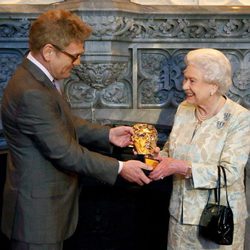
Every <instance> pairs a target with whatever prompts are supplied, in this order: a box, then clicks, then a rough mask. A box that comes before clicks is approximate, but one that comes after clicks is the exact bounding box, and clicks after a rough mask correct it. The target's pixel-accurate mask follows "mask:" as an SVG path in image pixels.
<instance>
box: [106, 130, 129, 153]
mask: <svg viewBox="0 0 250 250" xmlns="http://www.w3.org/2000/svg"><path fill="white" fill-rule="evenodd" d="M132 135H133V129H132V127H129V126H118V127H115V128H111V129H110V132H109V141H110V142H111V143H113V144H114V145H116V146H118V147H121V148H123V147H127V146H129V145H131V144H132V140H131V136H132Z"/></svg>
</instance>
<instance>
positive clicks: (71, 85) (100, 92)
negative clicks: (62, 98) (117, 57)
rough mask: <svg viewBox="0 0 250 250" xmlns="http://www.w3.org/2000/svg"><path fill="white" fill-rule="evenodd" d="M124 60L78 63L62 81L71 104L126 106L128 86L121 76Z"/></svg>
mask: <svg viewBox="0 0 250 250" xmlns="http://www.w3.org/2000/svg"><path fill="white" fill-rule="evenodd" d="M125 70H127V63H119V62H113V63H100V64H99V63H88V64H87V63H82V64H81V65H80V66H78V67H76V68H75V69H74V70H73V72H72V73H73V76H72V78H71V79H69V80H68V81H66V82H65V90H66V94H67V96H68V99H69V102H70V103H71V105H72V106H73V107H93V106H97V105H99V106H102V107H115V106H119V107H129V106H131V89H130V87H129V84H128V83H127V82H126V81H125V80H124V79H123V80H122V79H120V77H121V76H124V73H125Z"/></svg>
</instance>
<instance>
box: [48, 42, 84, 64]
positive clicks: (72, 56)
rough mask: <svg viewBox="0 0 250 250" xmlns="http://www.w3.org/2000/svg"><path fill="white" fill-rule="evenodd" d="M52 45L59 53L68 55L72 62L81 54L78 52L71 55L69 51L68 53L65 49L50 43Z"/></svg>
mask: <svg viewBox="0 0 250 250" xmlns="http://www.w3.org/2000/svg"><path fill="white" fill-rule="evenodd" d="M51 45H52V46H53V47H55V48H56V49H57V50H59V51H60V52H61V53H63V54H64V55H66V56H68V57H69V58H70V59H71V60H72V63H74V62H75V61H76V60H77V59H78V58H79V56H81V55H82V54H78V55H76V56H75V55H72V54H70V53H68V52H67V51H65V50H63V49H61V48H60V47H59V46H57V45H55V44H51Z"/></svg>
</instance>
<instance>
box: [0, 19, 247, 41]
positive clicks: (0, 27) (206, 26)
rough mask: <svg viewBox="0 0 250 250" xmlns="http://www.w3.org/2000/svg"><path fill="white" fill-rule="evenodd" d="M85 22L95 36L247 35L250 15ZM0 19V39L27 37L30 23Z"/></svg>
mask: <svg viewBox="0 0 250 250" xmlns="http://www.w3.org/2000/svg"><path fill="white" fill-rule="evenodd" d="M84 19H85V21H86V22H87V23H89V24H90V25H91V26H92V27H93V35H92V36H93V37H95V38H96V39H98V38H99V39H105V38H106V39H110V40H130V39H164V41H165V39H201V38H207V39H209V38H218V39H224V38H229V39H230V38H244V39H249V38H250V18H246V17H245V18H233V19H222V18H221V19H209V18H208V19H187V18H167V19H163V18H157V17H155V18H152V19H137V18H132V17H121V16H96V17H91V16H86V17H84ZM31 21H32V20H28V19H26V18H23V19H21V20H12V21H9V20H0V40H2V39H5V38H8V39H11V38H13V39H16V38H28V31H29V27H30V22H31Z"/></svg>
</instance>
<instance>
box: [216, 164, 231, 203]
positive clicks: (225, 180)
mask: <svg viewBox="0 0 250 250" xmlns="http://www.w3.org/2000/svg"><path fill="white" fill-rule="evenodd" d="M218 168H219V169H222V173H223V176H224V183H225V189H226V199H227V206H228V207H230V205H229V201H228V195H227V175H226V171H225V168H224V167H222V166H218Z"/></svg>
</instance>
